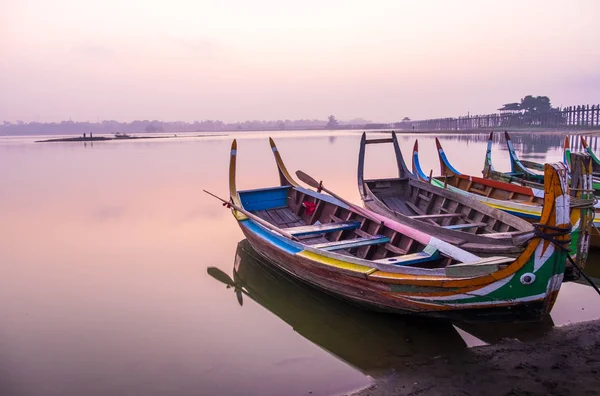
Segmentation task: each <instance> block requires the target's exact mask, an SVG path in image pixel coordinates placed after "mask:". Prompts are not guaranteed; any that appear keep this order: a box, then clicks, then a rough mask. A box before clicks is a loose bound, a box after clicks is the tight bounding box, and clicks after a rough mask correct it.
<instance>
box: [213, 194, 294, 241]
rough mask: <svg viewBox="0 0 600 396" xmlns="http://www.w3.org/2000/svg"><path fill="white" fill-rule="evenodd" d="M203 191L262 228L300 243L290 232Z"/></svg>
mask: <svg viewBox="0 0 600 396" xmlns="http://www.w3.org/2000/svg"><path fill="white" fill-rule="evenodd" d="M202 191H204V192H205V193H207V194H208V195H211V196H213V197H215V198H217V199H218V200H219V201H221V202H223V203H226V204H228V205H229V206H231V207H232V208H233V209H235V210H237V211H238V212H241V213H243V214H244V215H245V216H246V217H248V218H249V219H252V220H254V221H255V222H257V223H258V224H260V225H262V226H264V227H266V228H268V229H270V230H272V231H275V232H276V233H278V234H280V235H282V236H284V237H286V238H288V239H291V240H293V241H298V240H299V239H298V238H296V237H295V236H293V235H292V234H290V233H289V232H286V231H284V230H282V229H281V228H279V227H276V226H274V225H273V224H271V223H269V222H268V221H266V220H263V219H261V218H260V217H258V216H257V215H255V214H252V213H250V212H248V211H247V210H245V209H243V208H240V207H239V206H237V205H236V204H234V203H233V202H231V201H225V200H224V199H223V198H221V197H218V196H216V195H215V194H213V193H211V192H209V191H206V190H202Z"/></svg>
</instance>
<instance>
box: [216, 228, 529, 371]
mask: <svg viewBox="0 0 600 396" xmlns="http://www.w3.org/2000/svg"><path fill="white" fill-rule="evenodd" d="M207 272H208V273H209V275H211V276H213V277H214V278H215V279H217V280H218V281H220V282H222V283H224V284H225V285H227V286H228V287H229V290H228V292H230V290H232V289H233V290H234V291H235V292H236V294H238V296H239V295H243V297H241V298H240V297H238V301H245V299H251V300H253V301H255V302H257V303H258V304H259V305H261V306H262V307H264V308H265V309H267V310H268V311H269V312H271V313H273V314H274V315H276V316H277V317H279V318H281V320H282V321H284V322H285V323H287V324H288V325H289V326H290V327H292V328H293V329H294V331H295V332H297V333H298V334H300V335H301V336H302V337H304V338H306V339H307V340H309V341H310V342H312V343H314V344H315V345H318V346H319V347H321V348H323V349H324V350H326V351H328V352H329V353H331V354H333V355H335V356H336V357H338V358H339V359H341V360H343V361H345V362H347V363H348V364H350V365H352V366H354V367H356V368H358V369H359V370H360V371H362V372H363V373H365V374H368V375H371V376H375V375H379V374H384V373H385V374H387V371H388V370H389V369H390V368H392V367H394V366H396V365H402V366H404V364H405V363H406V362H408V361H414V359H415V358H433V357H434V356H438V355H440V354H452V353H457V352H460V351H462V350H464V349H465V348H466V345H465V342H464V341H463V339H462V338H461V337H460V335H459V334H458V333H457V332H456V330H455V329H454V328H453V326H452V323H451V322H448V321H439V320H429V319H423V318H408V317H399V316H394V315H385V314H380V313H377V312H372V311H367V310H364V309H360V308H357V307H355V306H353V305H351V304H347V303H346V302H344V301H341V300H339V299H337V298H334V297H332V296H330V295H328V294H326V293H323V292H321V291H320V290H317V289H315V288H314V287H311V286H309V285H307V284H306V283H304V282H301V281H299V280H298V279H296V278H294V277H292V276H290V275H289V274H287V273H285V272H283V271H281V270H279V269H277V267H275V266H273V265H271V264H270V263H269V262H267V261H265V260H264V259H263V258H262V257H261V256H260V255H259V254H258V253H257V252H256V251H255V250H254V249H252V246H251V245H250V243H249V242H248V240H246V239H244V240H242V241H241V242H240V243H239V244H238V247H237V250H236V257H235V260H234V264H233V276H231V277H230V276H229V275H227V274H225V273H224V272H222V271H221V270H219V269H218V268H215V267H209V268H208V270H207ZM242 299H243V300H242ZM497 324H498V323H493V324H487V323H486V324H485V325H489V326H492V325H497ZM523 324H529V323H523ZM538 324H539V323H538V322H536V323H535V325H538ZM532 327H534V326H532ZM535 327H537V326H535ZM475 331H476V330H475ZM359 339H361V340H365V339H368V340H369V342H356V341H357V340H359ZM390 339H396V340H401V341H400V342H390ZM405 340H410V342H406V341H405Z"/></svg>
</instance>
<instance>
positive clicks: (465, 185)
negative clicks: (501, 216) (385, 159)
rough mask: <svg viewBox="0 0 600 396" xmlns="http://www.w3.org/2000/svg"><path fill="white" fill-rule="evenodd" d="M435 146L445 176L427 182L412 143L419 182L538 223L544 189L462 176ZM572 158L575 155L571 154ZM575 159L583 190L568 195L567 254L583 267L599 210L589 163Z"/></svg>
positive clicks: (598, 222) (598, 223) (599, 240)
mask: <svg viewBox="0 0 600 396" xmlns="http://www.w3.org/2000/svg"><path fill="white" fill-rule="evenodd" d="M435 143H436V146H437V152H438V159H439V162H440V172H441V174H442V175H444V176H438V177H433V178H431V179H429V178H428V177H427V176H426V175H425V174H424V172H423V170H422V168H421V165H420V162H419V150H418V142H415V146H414V149H413V162H412V166H413V173H414V174H415V175H417V176H418V177H419V178H420V179H421V180H424V181H428V182H431V183H432V184H434V185H436V186H438V187H442V188H447V189H450V190H452V191H455V192H458V193H462V194H468V195H470V196H471V197H472V198H474V199H477V200H478V201H480V202H482V203H484V204H486V205H489V206H492V207H495V208H498V209H500V210H503V211H505V212H508V213H511V214H513V215H515V216H518V217H521V218H523V219H526V220H528V221H531V222H538V221H540V219H541V216H542V212H543V204H544V190H543V189H541V190H540V189H536V188H532V187H525V186H520V185H517V184H512V183H506V182H501V181H498V180H492V179H487V178H482V177H477V176H470V175H465V174H462V173H461V172H459V171H458V170H457V169H456V168H455V167H454V166H453V165H452V164H451V163H450V161H449V160H448V157H447V155H446V153H445V151H444V149H443V147H442V145H441V143H440V141H439V139H437V138H436V142H435ZM487 150H488V153H489V151H490V150H491V140H489V141H488V148H487ZM574 156H576V155H575V154H574ZM578 158H579V160H578V161H577V164H578V165H577V169H576V171H575V172H574V173H575V176H574V177H573V178H574V179H575V180H576V183H577V186H582V188H576V189H573V190H571V192H570V193H571V194H572V195H574V197H573V198H574V199H573V200H572V201H573V203H574V204H575V205H574V206H573V207H572V208H571V211H570V221H571V225H572V231H571V245H570V248H569V251H570V254H571V257H572V258H573V259H574V260H575V261H576V263H577V264H578V265H579V266H580V267H581V268H583V266H585V262H586V260H587V253H588V249H589V245H590V237H591V233H592V229H593V228H595V227H598V226H600V216H599V218H598V220H596V219H595V218H594V216H593V215H594V211H598V210H599V209H597V208H596V209H594V208H593V207H592V206H593V205H594V199H593V196H592V194H590V189H589V186H590V185H591V174H590V168H589V166H590V160H589V158H584V157H578ZM586 167H587V169H586ZM592 243H594V245H595V246H600V238H593V239H592ZM596 244H598V245H596ZM573 275H574V277H577V275H578V274H576V273H575V274H574V273H573V268H572V267H571V266H570V265H569V266H568V269H567V277H568V278H571V277H572V276H573Z"/></svg>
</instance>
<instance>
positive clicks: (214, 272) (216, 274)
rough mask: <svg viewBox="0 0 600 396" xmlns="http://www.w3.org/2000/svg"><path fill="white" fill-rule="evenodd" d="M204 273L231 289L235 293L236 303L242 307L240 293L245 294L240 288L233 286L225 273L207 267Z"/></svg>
mask: <svg viewBox="0 0 600 396" xmlns="http://www.w3.org/2000/svg"><path fill="white" fill-rule="evenodd" d="M206 272H208V275H210V276H212V277H213V278H215V279H216V280H218V281H219V282H221V283H225V284H226V285H227V288H230V287H233V288H234V291H235V295H236V297H237V300H238V303H239V304H240V305H244V298H243V297H242V293H245V292H244V290H243V289H242V288H241V287H239V286H237V285H236V284H235V282H234V280H233V279H231V277H230V276H229V275H227V274H226V273H225V272H223V271H221V270H220V269H218V268H217V267H208V268H207V269H206Z"/></svg>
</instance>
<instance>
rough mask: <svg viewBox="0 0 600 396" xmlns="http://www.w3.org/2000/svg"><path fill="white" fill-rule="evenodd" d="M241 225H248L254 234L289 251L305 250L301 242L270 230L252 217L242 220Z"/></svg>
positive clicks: (291, 252)
mask: <svg viewBox="0 0 600 396" xmlns="http://www.w3.org/2000/svg"><path fill="white" fill-rule="evenodd" d="M240 226H242V227H246V228H247V229H248V230H250V231H251V232H252V233H253V234H254V235H256V236H258V237H260V238H262V239H264V240H265V241H267V242H269V243H270V244H272V245H275V246H276V247H278V248H279V249H281V250H283V251H285V252H287V253H290V254H296V253H298V252H301V251H302V250H303V249H302V248H301V247H300V245H299V244H296V243H295V242H293V241H290V240H288V239H286V238H284V237H282V236H279V235H277V234H276V233H275V232H274V231H271V230H268V229H266V228H264V227H262V226H261V225H259V224H256V223H255V222H253V221H252V220H250V219H246V220H242V221H240Z"/></svg>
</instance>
